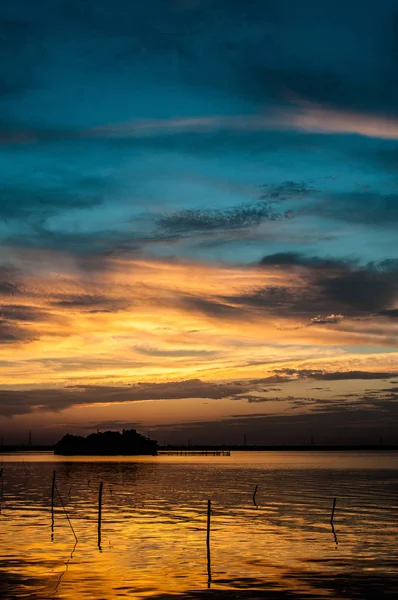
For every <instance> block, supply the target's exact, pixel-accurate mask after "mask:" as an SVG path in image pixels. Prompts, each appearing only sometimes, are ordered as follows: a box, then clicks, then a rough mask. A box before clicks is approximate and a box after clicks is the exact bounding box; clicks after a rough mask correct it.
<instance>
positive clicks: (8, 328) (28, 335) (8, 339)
mask: <svg viewBox="0 0 398 600" xmlns="http://www.w3.org/2000/svg"><path fill="white" fill-rule="evenodd" d="M33 339H34V335H33V334H32V332H30V331H29V330H26V329H24V328H23V327H19V326H18V325H15V324H14V323H10V322H8V321H5V320H3V319H1V317H0V344H15V343H18V342H29V341H32V340H33Z"/></svg>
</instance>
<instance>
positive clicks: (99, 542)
mask: <svg viewBox="0 0 398 600" xmlns="http://www.w3.org/2000/svg"><path fill="white" fill-rule="evenodd" d="M103 488H104V484H103V483H102V481H101V483H100V484H99V490H98V548H99V549H100V550H101V520H102V490H103Z"/></svg>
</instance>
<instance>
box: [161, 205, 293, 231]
mask: <svg viewBox="0 0 398 600" xmlns="http://www.w3.org/2000/svg"><path fill="white" fill-rule="evenodd" d="M281 218H283V215H280V214H277V213H276V212H275V211H273V210H272V209H271V208H270V207H269V206H267V205H266V204H245V205H242V206H236V207H233V208H230V209H226V210H214V209H213V210H209V209H208V210H206V209H197V210H183V211H180V212H177V213H174V214H171V215H165V216H162V217H159V218H158V219H157V225H158V226H159V227H160V228H161V229H164V230H166V231H168V232H171V233H175V234H186V233H193V232H202V231H216V230H220V231H223V230H230V229H241V228H244V227H252V226H255V225H259V224H260V223H262V222H263V221H275V220H278V219H281Z"/></svg>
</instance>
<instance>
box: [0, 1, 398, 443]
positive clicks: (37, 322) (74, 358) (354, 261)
mask: <svg viewBox="0 0 398 600" xmlns="http://www.w3.org/2000/svg"><path fill="white" fill-rule="evenodd" d="M0 14H1V35H0V51H1V56H2V60H1V66H0V106H1V111H0V172H1V179H0V186H1V194H0V306H1V309H0V413H1V416H0V434H1V436H3V439H4V442H5V443H6V442H12V441H22V442H23V441H27V439H28V431H29V430H31V432H32V439H33V441H34V442H52V441H53V440H54V441H55V440H57V439H58V438H59V437H60V436H61V435H63V434H64V433H66V432H69V433H84V434H86V433H89V432H91V431H95V430H97V429H101V430H103V429H108V428H112V429H118V428H123V427H130V426H132V427H135V428H137V429H138V430H139V431H140V432H143V433H146V434H150V435H151V437H154V438H155V439H158V440H159V441H160V442H161V443H163V442H164V441H165V442H166V443H169V442H184V443H186V442H187V441H188V440H190V441H191V443H195V442H206V441H209V442H213V443H214V442H220V443H224V442H228V443H229V442H231V443H243V439H244V435H245V434H246V439H247V442H248V443H258V444H261V443H264V444H266V443H289V442H292V443H308V442H309V440H310V439H311V436H313V437H314V439H315V440H316V441H317V442H319V443H329V442H330V443H337V442H345V443H348V442H351V441H361V442H371V443H373V442H378V441H379V438H380V437H382V438H383V440H386V441H391V442H392V441H397V439H398V438H397V434H398V404H397V403H398V349H397V342H398V243H397V242H398V238H397V226H398V171H397V169H398V10H397V5H396V1H394V0H382V1H381V2H366V1H365V0H344V1H343V0H334V1H333V2H321V1H319V0H301V1H300V2H297V1H296V0H269V1H268V0H267V1H264V0H246V1H243V0H146V1H145V2H134V1H130V0H96V1H94V0H35V1H34V2H33V1H32V0H14V2H12V3H11V2H8V3H2V5H1V8H0Z"/></svg>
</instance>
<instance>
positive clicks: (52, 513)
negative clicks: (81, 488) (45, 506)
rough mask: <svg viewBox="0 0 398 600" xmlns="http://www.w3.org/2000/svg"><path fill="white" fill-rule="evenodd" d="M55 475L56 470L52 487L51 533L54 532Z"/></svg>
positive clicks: (54, 474)
mask: <svg viewBox="0 0 398 600" xmlns="http://www.w3.org/2000/svg"><path fill="white" fill-rule="evenodd" d="M55 476H56V472H55V471H53V485H52V488H51V533H54V503H55Z"/></svg>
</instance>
